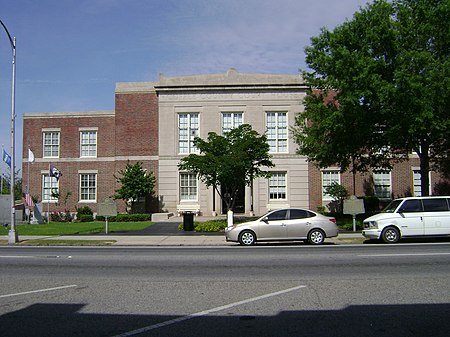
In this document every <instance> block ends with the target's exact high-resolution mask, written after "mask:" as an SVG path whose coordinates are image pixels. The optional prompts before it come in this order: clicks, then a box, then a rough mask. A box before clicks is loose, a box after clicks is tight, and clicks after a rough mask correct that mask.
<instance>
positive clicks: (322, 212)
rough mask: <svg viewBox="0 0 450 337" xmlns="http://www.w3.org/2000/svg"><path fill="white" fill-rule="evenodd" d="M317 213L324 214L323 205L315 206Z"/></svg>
mask: <svg viewBox="0 0 450 337" xmlns="http://www.w3.org/2000/svg"><path fill="white" fill-rule="evenodd" d="M317 213H320V214H325V213H326V208H325V206H317Z"/></svg>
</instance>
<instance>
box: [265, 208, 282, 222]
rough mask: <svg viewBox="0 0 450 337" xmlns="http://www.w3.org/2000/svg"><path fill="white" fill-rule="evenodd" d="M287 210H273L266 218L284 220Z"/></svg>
mask: <svg viewBox="0 0 450 337" xmlns="http://www.w3.org/2000/svg"><path fill="white" fill-rule="evenodd" d="M286 215H287V210H286V209H281V210H279V211H275V212H272V213H270V214H269V215H268V216H267V218H268V219H269V221H277V220H286Z"/></svg>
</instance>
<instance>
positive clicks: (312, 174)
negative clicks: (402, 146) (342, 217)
mask: <svg viewBox="0 0 450 337" xmlns="http://www.w3.org/2000/svg"><path fill="white" fill-rule="evenodd" d="M413 167H419V159H418V158H411V159H410V160H409V161H403V162H400V163H397V164H395V165H394V168H393V169H392V171H391V184H392V185H391V188H392V196H393V198H399V197H403V196H409V195H412V194H413V191H414V186H413V170H412V168H413ZM442 181H444V178H443V177H442V176H441V175H440V174H439V173H437V172H432V173H431V182H430V184H431V192H432V193H433V190H434V187H435V186H436V184H438V183H440V182H442ZM309 183H310V185H309V207H310V209H312V210H317V207H318V206H321V205H322V175H321V171H320V169H318V168H317V167H315V166H314V165H313V164H311V163H309ZM341 184H342V185H343V186H345V188H347V191H348V192H349V194H350V195H352V194H353V175H352V173H351V172H348V171H347V172H344V173H341ZM355 185H356V196H365V195H370V194H371V193H370V192H371V189H372V188H373V181H372V174H371V172H366V173H357V174H356V177H355Z"/></svg>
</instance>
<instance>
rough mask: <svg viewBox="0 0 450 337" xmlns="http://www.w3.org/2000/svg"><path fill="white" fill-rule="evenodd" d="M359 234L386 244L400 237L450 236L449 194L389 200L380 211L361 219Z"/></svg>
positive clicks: (396, 240)
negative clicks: (361, 228)
mask: <svg viewBox="0 0 450 337" xmlns="http://www.w3.org/2000/svg"><path fill="white" fill-rule="evenodd" d="M362 234H363V235H364V236H365V237H366V238H368V239H381V240H383V241H384V242H386V243H396V242H398V240H400V238H402V237H414V236H447V235H450V197H448V196H442V197H411V198H401V199H396V200H393V201H392V202H391V203H390V204H389V205H388V206H387V207H386V208H385V209H384V210H383V211H382V212H381V213H379V214H376V215H373V216H371V217H369V218H367V219H366V220H364V230H363V232H362Z"/></svg>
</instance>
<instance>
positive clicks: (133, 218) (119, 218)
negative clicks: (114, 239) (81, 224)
mask: <svg viewBox="0 0 450 337" xmlns="http://www.w3.org/2000/svg"><path fill="white" fill-rule="evenodd" d="M151 219H152V216H151V214H117V215H116V216H110V217H108V222H137V221H150V220H151ZM95 220H97V221H105V217H104V216H101V215H97V216H96V217H95Z"/></svg>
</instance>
